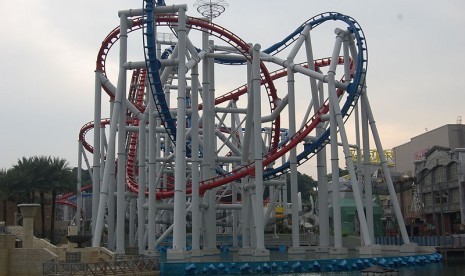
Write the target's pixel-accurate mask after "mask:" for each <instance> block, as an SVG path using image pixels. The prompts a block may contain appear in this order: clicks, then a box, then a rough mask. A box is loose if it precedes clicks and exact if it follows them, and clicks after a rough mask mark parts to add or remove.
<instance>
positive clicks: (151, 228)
mask: <svg viewBox="0 0 465 276" xmlns="http://www.w3.org/2000/svg"><path fill="white" fill-rule="evenodd" d="M152 89H155V88H154V87H152ZM148 109H149V135H148V137H149V139H148V144H149V163H148V166H149V170H148V186H149V198H148V213H147V217H148V225H147V237H148V245H147V253H148V254H149V255H156V250H155V234H156V232H155V214H156V213H155V200H156V198H155V195H156V192H157V185H156V174H157V170H156V157H157V156H156V150H157V149H156V148H157V145H158V143H157V142H158V141H157V139H156V137H157V136H156V127H157V120H156V118H155V117H154V112H155V111H156V106H155V100H154V98H153V96H152V95H150V96H149V105H148ZM165 143H166V140H165ZM165 147H167V145H166V144H165Z"/></svg>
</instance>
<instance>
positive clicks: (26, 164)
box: [11, 157, 37, 203]
mask: <svg viewBox="0 0 465 276" xmlns="http://www.w3.org/2000/svg"><path fill="white" fill-rule="evenodd" d="M34 178H35V176H34V164H33V160H32V158H31V157H30V158H26V157H23V158H21V159H18V162H17V163H16V164H15V165H14V166H13V168H12V179H11V181H12V182H13V183H12V184H13V185H14V187H15V188H14V189H15V190H16V191H17V193H18V201H19V202H20V203H34V202H35V192H36V188H37V186H36V185H35V183H34Z"/></svg>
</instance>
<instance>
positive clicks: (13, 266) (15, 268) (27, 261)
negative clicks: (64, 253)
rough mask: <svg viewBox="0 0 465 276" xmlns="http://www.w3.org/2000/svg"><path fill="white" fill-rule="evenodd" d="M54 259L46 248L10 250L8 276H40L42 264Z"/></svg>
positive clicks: (54, 256)
mask: <svg viewBox="0 0 465 276" xmlns="http://www.w3.org/2000/svg"><path fill="white" fill-rule="evenodd" d="M55 258H57V256H56V255H55V254H53V253H52V252H51V251H50V250H48V249H46V248H14V249H10V260H9V263H10V266H9V267H10V271H9V275H15V276H16V275H17V276H35V275H42V269H43V263H44V262H46V261H48V260H51V259H55Z"/></svg>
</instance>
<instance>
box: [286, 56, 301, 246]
mask: <svg viewBox="0 0 465 276" xmlns="http://www.w3.org/2000/svg"><path fill="white" fill-rule="evenodd" d="M287 63H288V67H287V95H288V106H289V136H290V137H292V136H293V135H294V134H295V132H296V119H295V114H296V109H295V101H296V100H295V89H294V84H295V80H294V71H293V70H292V66H293V59H292V58H291V57H289V58H288V59H287ZM289 154H290V156H289V166H290V177H291V216H292V247H293V248H294V249H297V248H299V247H300V241H299V206H298V205H299V204H298V198H297V193H298V192H299V191H298V183H297V151H296V148H292V149H291V150H290V152H289Z"/></svg>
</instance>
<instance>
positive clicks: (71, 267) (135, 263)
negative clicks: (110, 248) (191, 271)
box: [43, 255, 159, 276]
mask: <svg viewBox="0 0 465 276" xmlns="http://www.w3.org/2000/svg"><path fill="white" fill-rule="evenodd" d="M158 270H159V263H158V259H157V258H155V257H150V256H144V255H141V256H133V257H131V258H127V259H118V260H115V261H113V262H98V263H80V262H78V263H76V262H58V261H57V260H50V261H47V262H45V263H44V264H43V275H63V276H65V275H66V276H71V275H131V274H138V273H144V272H153V271H158Z"/></svg>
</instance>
